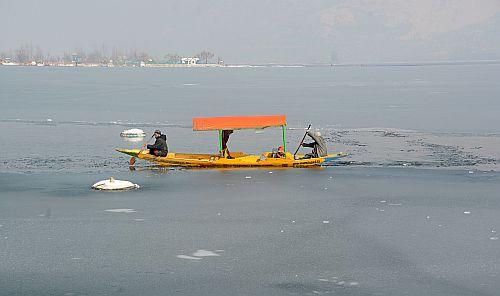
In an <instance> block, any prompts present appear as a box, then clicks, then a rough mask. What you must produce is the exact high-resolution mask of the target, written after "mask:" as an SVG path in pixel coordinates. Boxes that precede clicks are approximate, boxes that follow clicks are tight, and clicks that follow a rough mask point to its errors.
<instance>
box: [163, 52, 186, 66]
mask: <svg viewBox="0 0 500 296" xmlns="http://www.w3.org/2000/svg"><path fill="white" fill-rule="evenodd" d="M163 58H164V59H165V61H166V62H167V63H169V64H178V63H179V62H180V61H181V59H182V57H181V56H180V55H178V54H176V53H167V54H166V55H165V56H164V57H163Z"/></svg>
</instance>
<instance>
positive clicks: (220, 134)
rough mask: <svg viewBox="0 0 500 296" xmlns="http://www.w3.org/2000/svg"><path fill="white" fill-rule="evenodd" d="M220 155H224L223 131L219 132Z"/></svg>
mask: <svg viewBox="0 0 500 296" xmlns="http://www.w3.org/2000/svg"><path fill="white" fill-rule="evenodd" d="M219 153H222V130H219Z"/></svg>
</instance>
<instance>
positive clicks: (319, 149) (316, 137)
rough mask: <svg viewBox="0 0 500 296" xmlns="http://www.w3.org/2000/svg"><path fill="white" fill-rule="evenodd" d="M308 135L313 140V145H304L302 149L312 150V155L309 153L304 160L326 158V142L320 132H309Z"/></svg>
mask: <svg viewBox="0 0 500 296" xmlns="http://www.w3.org/2000/svg"><path fill="white" fill-rule="evenodd" d="M307 135H308V136H309V137H311V139H313V141H314V142H312V143H302V147H309V148H312V149H313V150H312V152H311V153H307V154H306V155H304V158H317V157H324V156H326V155H327V154H328V152H327V150H326V142H325V139H323V137H322V136H321V133H320V132H314V133H312V132H307Z"/></svg>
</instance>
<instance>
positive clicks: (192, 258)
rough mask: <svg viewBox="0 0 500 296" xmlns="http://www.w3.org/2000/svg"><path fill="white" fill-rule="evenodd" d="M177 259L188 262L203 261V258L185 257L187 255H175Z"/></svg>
mask: <svg viewBox="0 0 500 296" xmlns="http://www.w3.org/2000/svg"><path fill="white" fill-rule="evenodd" d="M177 258H179V259H189V260H201V259H203V258H199V257H192V256H187V255H177Z"/></svg>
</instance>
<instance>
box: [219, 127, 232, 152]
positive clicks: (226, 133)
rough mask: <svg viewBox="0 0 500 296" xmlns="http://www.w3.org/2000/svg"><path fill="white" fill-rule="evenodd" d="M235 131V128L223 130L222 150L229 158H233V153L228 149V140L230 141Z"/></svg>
mask: <svg viewBox="0 0 500 296" xmlns="http://www.w3.org/2000/svg"><path fill="white" fill-rule="evenodd" d="M232 133H233V130H223V131H222V151H221V155H222V156H223V157H227V158H228V159H233V157H232V156H231V154H229V149H227V141H229V136H230V135H231V134H232Z"/></svg>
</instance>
